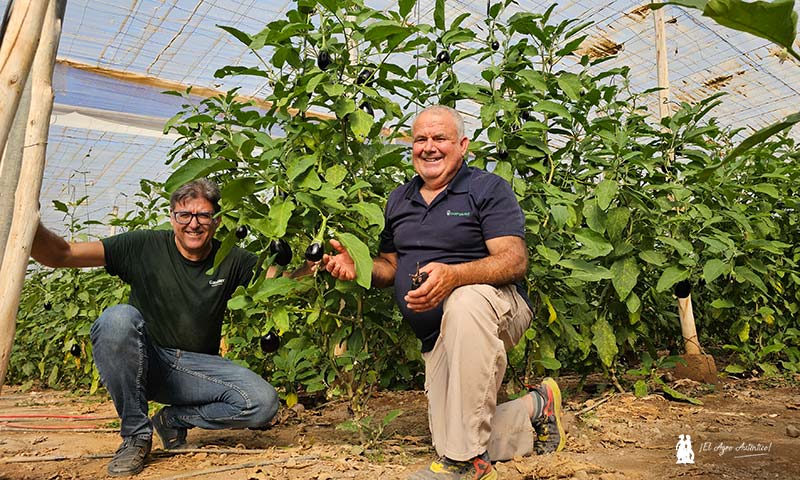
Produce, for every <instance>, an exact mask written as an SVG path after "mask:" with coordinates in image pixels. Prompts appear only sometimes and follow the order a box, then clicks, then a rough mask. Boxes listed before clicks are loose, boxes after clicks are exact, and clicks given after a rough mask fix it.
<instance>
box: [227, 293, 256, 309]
mask: <svg viewBox="0 0 800 480" xmlns="http://www.w3.org/2000/svg"><path fill="white" fill-rule="evenodd" d="M252 304H253V301H252V300H251V299H250V298H249V297H248V296H247V295H236V296H234V297H231V299H230V300H228V309H230V310H242V309H245V308H247V307H249V306H250V305H252Z"/></svg>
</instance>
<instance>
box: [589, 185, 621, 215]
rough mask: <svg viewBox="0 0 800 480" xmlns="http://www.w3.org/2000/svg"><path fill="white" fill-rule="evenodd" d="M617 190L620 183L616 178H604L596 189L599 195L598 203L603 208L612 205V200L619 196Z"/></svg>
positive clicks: (596, 193) (596, 194) (595, 192)
mask: <svg viewBox="0 0 800 480" xmlns="http://www.w3.org/2000/svg"><path fill="white" fill-rule="evenodd" d="M617 190H619V184H618V183H617V182H616V180H611V179H609V178H606V179H603V181H602V182H600V183H599V184H598V185H597V188H595V191H594V194H595V196H596V197H597V205H598V206H599V207H600V208H602V209H603V210H606V209H608V207H609V206H610V205H611V201H612V200H614V197H616V196H617Z"/></svg>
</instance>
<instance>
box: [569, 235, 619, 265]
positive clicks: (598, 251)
mask: <svg viewBox="0 0 800 480" xmlns="http://www.w3.org/2000/svg"><path fill="white" fill-rule="evenodd" d="M575 240H577V241H578V242H580V243H581V244H582V247H581V248H580V250H579V251H578V252H579V253H580V254H581V255H585V256H586V257H587V258H590V259H592V258H597V257H603V256H605V255H608V254H609V253H611V252H612V251H613V250H614V246H613V245H611V244H610V243H609V242H608V241H606V239H605V238H603V236H602V235H600V234H599V233H597V232H593V231H591V230H589V229H587V228H583V229H581V230H579V231H577V232H575Z"/></svg>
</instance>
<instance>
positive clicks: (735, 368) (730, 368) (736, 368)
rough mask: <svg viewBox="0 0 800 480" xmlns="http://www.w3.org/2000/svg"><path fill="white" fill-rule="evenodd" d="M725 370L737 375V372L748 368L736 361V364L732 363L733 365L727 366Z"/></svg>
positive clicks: (742, 371)
mask: <svg viewBox="0 0 800 480" xmlns="http://www.w3.org/2000/svg"><path fill="white" fill-rule="evenodd" d="M725 371H726V372H728V373H732V374H734V375H737V374H740V373H744V372H746V371H747V369H746V368H744V367H743V366H741V365H739V364H736V363H734V364H731V365H728V366H727V367H725Z"/></svg>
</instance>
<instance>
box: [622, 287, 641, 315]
mask: <svg viewBox="0 0 800 480" xmlns="http://www.w3.org/2000/svg"><path fill="white" fill-rule="evenodd" d="M625 307H627V309H628V313H637V312H638V311H639V309H640V308H642V301H641V300H640V299H639V295H636V292H631V293H630V294H629V295H628V298H626V299H625Z"/></svg>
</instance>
